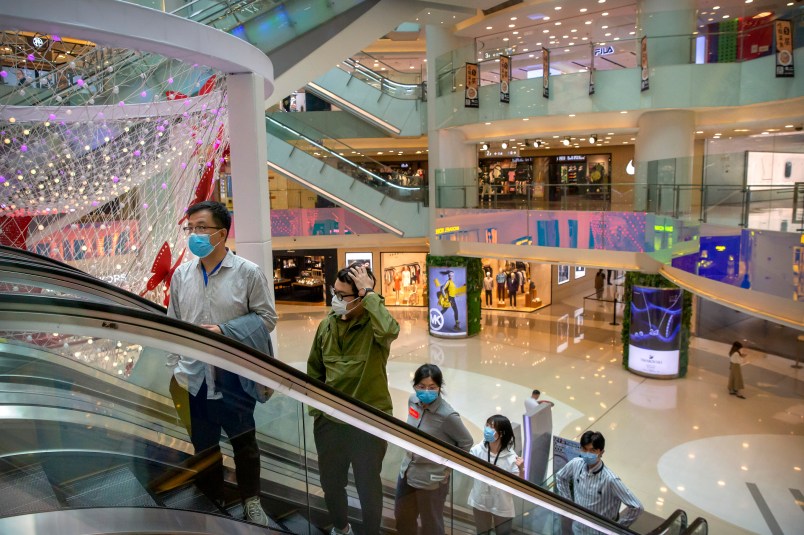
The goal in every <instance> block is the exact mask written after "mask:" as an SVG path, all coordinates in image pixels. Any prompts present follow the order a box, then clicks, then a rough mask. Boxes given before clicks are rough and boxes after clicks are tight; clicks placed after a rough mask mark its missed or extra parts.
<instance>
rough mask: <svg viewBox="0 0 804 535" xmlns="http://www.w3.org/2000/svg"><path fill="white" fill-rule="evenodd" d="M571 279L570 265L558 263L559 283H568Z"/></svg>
mask: <svg viewBox="0 0 804 535" xmlns="http://www.w3.org/2000/svg"><path fill="white" fill-rule="evenodd" d="M569 280H570V267H569V265H567V264H559V265H558V284H566V283H568V282H569Z"/></svg>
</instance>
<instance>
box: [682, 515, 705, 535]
mask: <svg viewBox="0 0 804 535" xmlns="http://www.w3.org/2000/svg"><path fill="white" fill-rule="evenodd" d="M708 533H709V523H708V522H707V521H706V519H705V518H701V517H700V516H699V517H698V518H696V519H695V520H693V521H692V523H691V524H690V525H689V526H687V529H686V530H684V531H682V532H681V535H708Z"/></svg>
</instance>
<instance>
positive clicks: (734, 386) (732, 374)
mask: <svg viewBox="0 0 804 535" xmlns="http://www.w3.org/2000/svg"><path fill="white" fill-rule="evenodd" d="M742 348H743V344H741V343H740V342H734V343H733V344H732V345H731V350H729V394H731V395H732V396H737V397H738V398H740V399H745V396H744V395H742V394H741V393H740V390H742V389H743V388H745V384H743V369H742V366H743V364H745V358H744V357H745V355H743V354H742V353H740V350H741V349H742Z"/></svg>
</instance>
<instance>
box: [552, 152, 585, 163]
mask: <svg viewBox="0 0 804 535" xmlns="http://www.w3.org/2000/svg"><path fill="white" fill-rule="evenodd" d="M556 161H557V162H585V161H586V156H583V155H581V154H570V155H568V156H556Z"/></svg>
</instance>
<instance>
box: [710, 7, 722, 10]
mask: <svg viewBox="0 0 804 535" xmlns="http://www.w3.org/2000/svg"><path fill="white" fill-rule="evenodd" d="M712 9H714V10H718V9H720V6H715V7H713V8H712Z"/></svg>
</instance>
